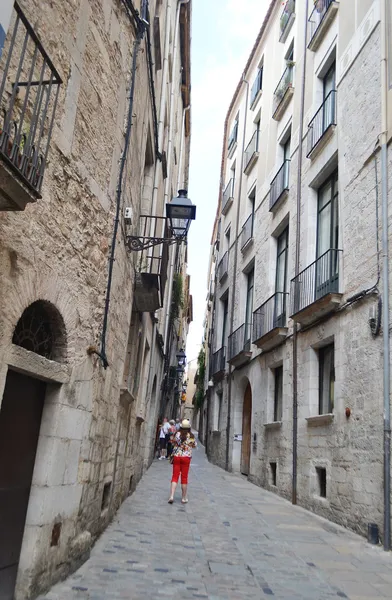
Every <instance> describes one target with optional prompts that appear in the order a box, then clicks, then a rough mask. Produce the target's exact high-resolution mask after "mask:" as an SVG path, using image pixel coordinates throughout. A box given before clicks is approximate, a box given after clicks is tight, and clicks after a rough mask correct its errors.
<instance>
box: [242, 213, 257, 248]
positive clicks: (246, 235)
mask: <svg viewBox="0 0 392 600" xmlns="http://www.w3.org/2000/svg"><path fill="white" fill-rule="evenodd" d="M253 221H254V213H253V212H252V214H251V215H249V217H248V218H247V219H246V221H245V223H244V224H243V226H242V230H241V249H242V248H244V247H245V246H246V244H247V243H248V242H249V241H250V240H251V239H252V238H253Z"/></svg>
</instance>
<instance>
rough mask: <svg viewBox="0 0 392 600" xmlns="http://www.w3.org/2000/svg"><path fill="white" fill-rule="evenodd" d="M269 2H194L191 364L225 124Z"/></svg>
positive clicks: (199, 323)
mask: <svg viewBox="0 0 392 600" xmlns="http://www.w3.org/2000/svg"><path fill="white" fill-rule="evenodd" d="M268 4H269V0H241V3H239V2H238V0H195V1H194V2H192V21H193V23H192V139H191V163H190V181H189V191H188V192H189V197H190V198H191V200H192V202H193V203H194V204H196V205H197V215H196V221H195V222H194V223H192V225H191V228H190V232H189V246H188V251H189V252H188V255H189V263H188V272H189V274H190V276H191V294H192V296H193V319H194V320H193V323H192V324H191V327H190V330H189V336H188V343H187V359H188V362H189V361H190V360H192V359H194V358H195V357H197V355H198V353H199V350H200V344H201V339H202V335H203V326H202V324H203V319H204V311H205V307H206V296H207V268H208V259H209V252H210V239H211V232H212V226H213V222H214V217H215V213H216V207H217V202H218V192H219V177H220V162H221V153H222V141H223V126H224V121H225V117H226V113H227V109H228V107H229V104H230V101H231V98H232V96H233V94H234V91H235V89H236V87H237V83H238V81H239V79H240V77H241V74H242V71H243V69H244V66H245V63H246V61H247V59H248V56H249V54H250V51H251V49H252V46H253V44H254V42H255V40H256V37H257V34H258V32H259V29H260V27H261V25H262V22H263V19H264V15H265V12H266V8H267V6H268ZM190 366H192V365H190Z"/></svg>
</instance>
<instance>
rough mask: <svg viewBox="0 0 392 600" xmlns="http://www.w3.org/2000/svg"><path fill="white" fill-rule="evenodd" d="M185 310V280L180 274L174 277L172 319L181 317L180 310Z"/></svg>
mask: <svg viewBox="0 0 392 600" xmlns="http://www.w3.org/2000/svg"><path fill="white" fill-rule="evenodd" d="M182 308H184V292H183V280H182V275H181V274H180V273H176V274H175V275H174V277H173V291H172V301H171V315H172V319H177V318H178V317H179V315H180V309H182Z"/></svg>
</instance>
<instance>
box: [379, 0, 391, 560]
mask: <svg viewBox="0 0 392 600" xmlns="http://www.w3.org/2000/svg"><path fill="white" fill-rule="evenodd" d="M387 80H388V58H387V0H382V1H381V136H380V141H381V206H382V219H381V222H382V260H383V266H382V271H383V286H382V303H383V311H382V321H383V323H382V326H383V342H384V348H383V362H384V365H383V367H384V550H387V551H388V550H390V547H391V406H390V347H389V257H388V148H387V129H388V96H387V94H388V81H387Z"/></svg>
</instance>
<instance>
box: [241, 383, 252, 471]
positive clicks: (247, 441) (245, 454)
mask: <svg viewBox="0 0 392 600" xmlns="http://www.w3.org/2000/svg"><path fill="white" fill-rule="evenodd" d="M251 435H252V388H251V387H250V383H248V385H247V386H246V389H245V394H244V402H243V405H242V445H241V473H242V474H243V475H249V470H250V449H251Z"/></svg>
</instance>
